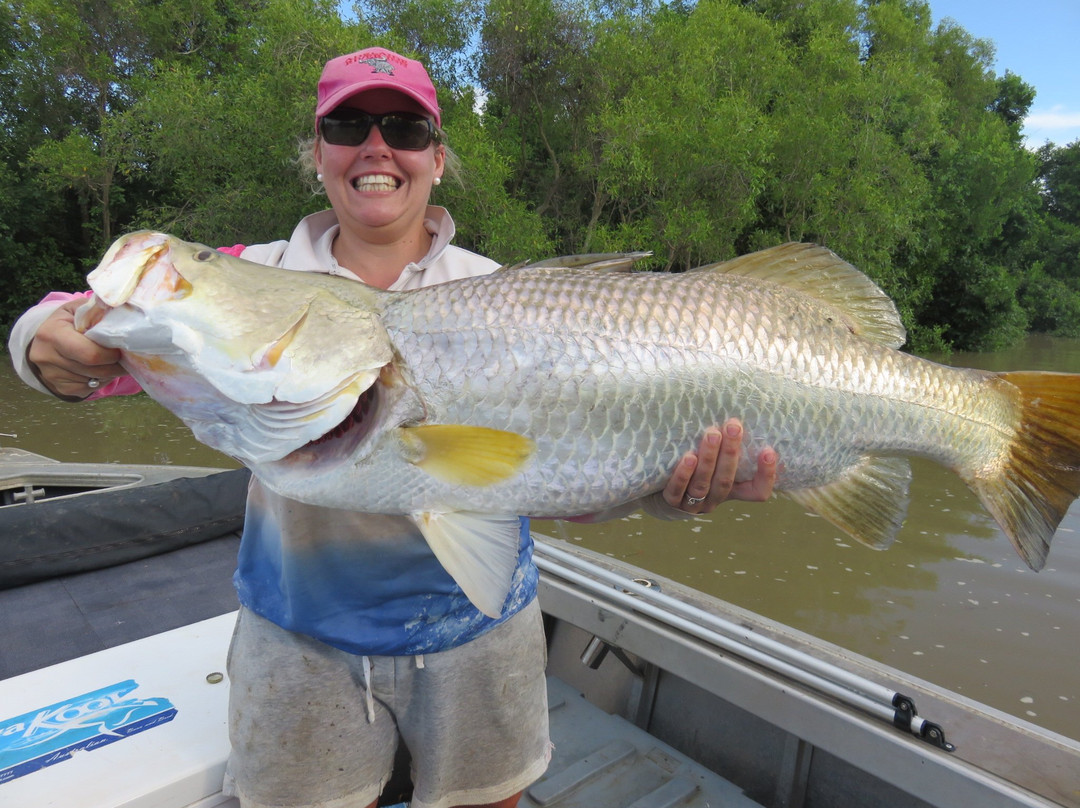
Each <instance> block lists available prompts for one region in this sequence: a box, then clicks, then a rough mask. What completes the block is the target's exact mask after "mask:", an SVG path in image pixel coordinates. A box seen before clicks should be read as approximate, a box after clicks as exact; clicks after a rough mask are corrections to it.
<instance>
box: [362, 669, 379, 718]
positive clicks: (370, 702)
mask: <svg viewBox="0 0 1080 808" xmlns="http://www.w3.org/2000/svg"><path fill="white" fill-rule="evenodd" d="M360 664H361V665H362V666H363V668H364V701H365V703H366V704H367V720H368V723H369V724H374V723H375V697H374V696H373V695H371V660H370V659H368V658H367V657H366V656H365V657H361V658H360Z"/></svg>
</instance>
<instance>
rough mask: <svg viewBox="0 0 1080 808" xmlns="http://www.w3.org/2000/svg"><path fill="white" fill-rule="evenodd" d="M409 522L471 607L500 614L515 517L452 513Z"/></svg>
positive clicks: (514, 543) (511, 562) (512, 557)
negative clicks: (418, 530)
mask: <svg viewBox="0 0 1080 808" xmlns="http://www.w3.org/2000/svg"><path fill="white" fill-rule="evenodd" d="M411 518H412V520H413V521H414V522H415V523H416V526H417V527H418V528H420V532H421V533H423V534H424V538H425V539H427V543H428V545H429V546H430V547H431V550H432V552H433V553H435V557H436V558H437V559H439V563H440V564H442V565H443V568H444V569H445V570H446V571H447V572H448V573H450V577H451V578H453V579H454V580H455V581H456V582H457V584H458V586H460V587H461V589H462V591H463V592H464V593H465V594H466V596H468V598H469V600H470V601H472V604H473V605H474V606H475V607H476V608H477V609H479V610H480V611H481V612H483V613H484V614H486V615H487V616H488V617H498V616H499V615H500V614H502V607H503V603H504V602H505V601H506V595H507V593H508V592H509V591H510V583H511V579H512V578H513V575H514V570H515V569H516V568H517V557H518V544H519V541H520V538H519V537H520V531H521V521H520V520H519V519H518V517H516V516H499V515H494V514H483V513H468V512H465V511H453V512H450V513H431V512H426V513H414V514H411Z"/></svg>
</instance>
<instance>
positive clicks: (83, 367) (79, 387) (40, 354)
mask: <svg viewBox="0 0 1080 808" xmlns="http://www.w3.org/2000/svg"><path fill="white" fill-rule="evenodd" d="M85 302H86V301H85V300H70V301H68V302H67V303H64V304H63V305H61V306H60V307H59V308H58V309H57V310H56V311H54V312H53V313H52V314H51V315H50V316H49V319H47V320H46V321H45V322H44V323H42V324H41V327H40V328H38V330H37V334H36V335H35V336H34V340H33V342H31V343H30V349H29V350H28V351H27V354H26V358H27V359H28V360H30V365H31V367H32V368H33V370H34V373H35V375H36V376H37V377H38V379H40V380H41V383H42V384H44V385H45V386H46V387H48V388H49V389H50V390H51V391H52V392H53V393H55V394H56V395H58V396H60V397H61V398H73V399H81V398H86V397H87V396H88V395H90V394H91V393H93V392H94V390H95V389H96V388H97V387H98V386H100V384H101V383H103V382H105V381H108V380H109V379H113V378H115V377H117V376H123V375H124V374H125V373H127V371H125V370H124V369H123V368H122V367H121V366H120V364H119V362H120V352H119V351H118V350H116V349H114V348H103V347H101V346H100V345H98V344H97V343H96V342H94V341H93V340H90V339H87V338H86V337H85V336H83V335H82V334H80V333H79V332H78V331H76V330H75V310H76V309H78V308H79V307H80V306H81V305H83V303H85ZM95 381H96V383H95Z"/></svg>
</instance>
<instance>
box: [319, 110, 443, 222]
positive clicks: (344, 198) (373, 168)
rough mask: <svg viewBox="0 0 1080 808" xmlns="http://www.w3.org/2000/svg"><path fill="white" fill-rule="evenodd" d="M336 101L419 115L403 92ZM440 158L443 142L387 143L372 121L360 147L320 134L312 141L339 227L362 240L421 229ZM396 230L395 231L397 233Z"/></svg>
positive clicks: (439, 167) (439, 173)
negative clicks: (414, 146)
mask: <svg viewBox="0 0 1080 808" xmlns="http://www.w3.org/2000/svg"><path fill="white" fill-rule="evenodd" d="M341 106H343V107H352V108H355V109H360V110H363V111H364V112H369V113H371V114H373V115H380V114H383V113H387V112H411V113H417V114H424V110H423V108H422V107H420V105H419V104H417V103H416V102H415V101H413V100H412V99H411V98H409V97H408V96H406V95H403V94H401V93H398V92H394V91H392V90H373V91H370V92H367V93H363V94H362V95H359V96H354V97H353V98H350V99H348V100H347V101H345V102H344V103H343V104H342V105H341ZM444 163H445V149H444V148H443V146H442V145H440V144H436V143H434V142H432V143H430V144H429V145H428V146H427V147H426V148H425V149H423V150H421V151H409V150H407V149H393V148H390V147H389V146H388V145H387V144H386V141H385V140H384V139H383V136H382V132H381V131H380V130H379V127H378V126H372V127H371V132H370V133H369V134H368V136H367V139H366V140H365V141H364V142H363V143H361V144H360V145H359V146H335V145H333V144H330V143H327V142H326V141H324V140H323V139H322V138H321V137H320V138H319V139H318V140H317V141H316V144H315V164H316V166H317V168H318V171H319V173H321V174H322V175H323V185H324V187H325V188H326V194H327V196H328V197H329V199H330V204H331V205H332V206H333V208H334V211H335V212H336V213H337V215H338V221H339V222H340V224H341V227H342V228H352V229H356V231H357V233H358V234H362V235H363V236H364V238H367V239H379V238H380V235H379V234H382V236H383V237H385V238H386V239H397V238H401V237H402V236H406V237H407V236H408V231H409V230H410V229H412V228H418V230H417V235H419V234H420V232H421V231H422V230H423V221H424V213H425V210H426V208H427V204H428V198H429V196H430V194H431V187H432V184H433V183H434V180H435V178H436V177H441V176H442V173H443V167H444ZM399 231H400V232H399Z"/></svg>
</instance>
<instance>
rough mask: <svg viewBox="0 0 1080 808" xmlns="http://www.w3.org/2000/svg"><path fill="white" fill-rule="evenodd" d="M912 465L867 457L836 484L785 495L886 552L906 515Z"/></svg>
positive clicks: (888, 458) (902, 461) (891, 458)
mask: <svg viewBox="0 0 1080 808" xmlns="http://www.w3.org/2000/svg"><path fill="white" fill-rule="evenodd" d="M910 488H911V465H910V464H909V463H908V461H907V459H905V458H903V457H867V458H864V459H863V461H862V462H861V463H859V464H857V465H855V466H852V467H851V468H850V469H848V470H847V472H845V474H844V475H843V476H842V477H841V478H840V479H838V480H836V481H835V482H832V483H829V484H828V485H823V486H820V487H818V488H801V489H797V490H795V491H785V492H784V493H785V494H786V495H787V496H789V497H790V498H791V499H793V500H795V501H796V502H798V503H799V504H800V505H802V506H803V507H804V508H806V509H807V510H809V511H812V512H814V513H816V514H818V515H819V516H821V517H822V518H823V519H827V520H828V521H829V522H831V523H832V524H834V525H836V527H838V528H840V529H841V530H843V531H844V532H845V533H847V534H848V535H849V536H851V537H852V538H853V539H855V540H856V541H858V542H861V543H862V544H865V545H867V546H868V547H872V548H873V549H875V550H884V549H885V548H886V547H888V546H889V545H890V544H892V542H893V539H895V538H896V534H897V533H898V532H899V531H900V527H901V526H902V525H903V524H904V517H905V516H906V515H907V508H908V500H909V498H910V494H909V491H910Z"/></svg>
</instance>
